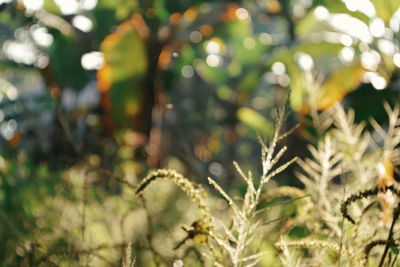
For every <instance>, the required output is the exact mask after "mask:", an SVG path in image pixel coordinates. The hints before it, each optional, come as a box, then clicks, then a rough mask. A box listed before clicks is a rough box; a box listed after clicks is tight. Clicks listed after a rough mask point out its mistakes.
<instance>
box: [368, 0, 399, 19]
mask: <svg viewBox="0 0 400 267" xmlns="http://www.w3.org/2000/svg"><path fill="white" fill-rule="evenodd" d="M371 2H372V4H373V5H374V7H375V10H376V16H377V17H380V18H381V19H383V20H384V21H385V23H388V22H389V21H390V19H391V18H392V16H393V14H394V13H395V12H396V10H397V9H398V8H399V6H400V0H371Z"/></svg>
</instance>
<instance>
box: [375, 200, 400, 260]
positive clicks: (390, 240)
mask: <svg viewBox="0 0 400 267" xmlns="http://www.w3.org/2000/svg"><path fill="white" fill-rule="evenodd" d="M399 214H400V204H399V205H398V206H397V207H396V209H395V210H394V212H393V221H392V225H391V226H390V230H389V234H388V238H387V239H386V244H385V250H384V251H383V254H382V258H381V261H380V262H379V265H378V267H382V266H383V263H384V262H385V258H386V255H387V253H388V251H389V247H390V245H391V244H393V228H394V225H395V223H396V221H397V219H398V218H399Z"/></svg>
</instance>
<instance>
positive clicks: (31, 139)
mask: <svg viewBox="0 0 400 267" xmlns="http://www.w3.org/2000/svg"><path fill="white" fill-rule="evenodd" d="M399 6H400V1H399V0H342V1H325V0H315V1H312V0H242V1H207V0H191V1H190V0H182V1H169V0H137V1H135V0H18V1H16V0H14V1H13V0H0V151H1V152H0V218H1V220H0V259H1V260H3V261H4V262H5V264H11V265H12V264H15V263H16V262H17V263H18V262H23V263H25V262H27V261H32V262H35V261H37V262H53V263H54V262H58V263H60V262H61V258H62V256H59V254H57V253H55V252H54V251H62V253H61V254H63V255H64V256H65V255H74V257H72V258H73V260H76V261H81V260H82V259H81V258H80V255H81V254H85V255H86V256H87V255H88V254H90V253H89V252H87V250H86V251H85V250H83V248H82V246H83V245H82V244H86V245H87V246H86V248H87V247H88V246H89V247H90V245H93V244H98V245H101V244H104V243H105V242H106V243H107V242H109V243H112V244H116V243H115V242H114V241H116V239H118V240H117V241H118V242H119V243H118V242H117V243H118V244H120V245H121V244H125V243H126V242H128V241H129V240H131V241H132V242H136V241H135V240H142V239H143V240H146V238H145V237H144V236H145V234H142V235H143V236H141V237H140V235H141V234H138V233H135V231H133V232H132V230H129V231H131V232H129V233H130V234H126V233H124V231H120V232H119V234H116V233H115V232H113V230H110V229H114V228H115V227H114V226H115V225H116V224H117V225H121V221H122V222H123V223H125V220H126V218H128V217H129V218H130V217H132V218H131V221H129V223H128V222H127V223H125V224H127V225H128V226H129V227H128V226H126V227H128V228H129V229H131V228H134V227H133V226H132V225H136V227H137V228H138V229H141V230H140V231H145V230H143V229H145V228H146V227H148V225H149V224H150V223H149V221H145V222H143V223H139V222H138V221H140V220H139V219H137V217H135V216H134V215H135V214H136V216H138V217H139V218H141V220H143V217H145V216H144V215H143V214H142V213H143V212H144V211H143V208H142V207H139V206H140V205H139V202H138V201H137V200H135V199H133V197H132V191H129V190H130V189H129V186H128V187H126V188H125V187H124V186H123V185H121V184H120V183H119V182H117V181H116V180H118V179H124V181H128V182H130V183H131V184H135V183H137V182H138V181H139V180H140V179H141V178H142V177H143V176H144V175H145V174H146V173H147V172H148V170H150V169H154V168H159V167H163V168H173V169H176V170H178V171H180V172H182V173H184V174H185V175H187V176H188V177H190V178H191V179H193V180H195V181H197V182H199V183H204V184H205V183H206V178H207V176H211V177H214V178H215V179H216V180H217V181H218V182H219V183H220V184H221V185H223V186H224V187H226V188H232V190H238V191H239V192H240V191H241V190H242V189H241V187H240V183H238V179H237V174H236V173H235V171H234V168H233V165H232V161H233V160H236V161H238V162H239V163H240V164H241V166H242V167H243V169H252V170H253V172H254V173H255V174H257V172H258V171H259V170H260V164H259V158H260V147H259V144H258V140H257V133H258V134H259V135H260V136H262V137H263V138H266V139H268V138H269V137H270V136H271V134H272V131H273V128H274V127H273V126H274V119H273V118H274V108H275V107H277V106H282V105H284V104H285V101H286V98H287V95H288V93H289V90H290V97H289V98H290V100H289V102H290V107H291V110H292V112H291V113H290V115H289V117H288V119H287V121H286V124H287V125H285V128H287V129H288V128H290V127H292V126H294V125H296V124H297V123H298V122H300V123H301V126H300V127H299V128H298V129H297V130H296V132H295V133H294V134H293V135H292V136H291V137H290V138H289V139H288V140H286V142H287V145H288V146H289V150H290V153H289V154H290V155H289V156H293V155H297V156H302V155H304V154H305V153H306V152H305V151H306V149H305V143H306V142H314V141H315V140H316V136H317V135H318V130H319V129H315V128H313V127H312V124H311V123H310V122H312V120H313V118H314V117H315V116H313V114H316V113H318V112H321V111H323V110H326V109H328V108H330V107H331V106H333V105H335V104H337V103H339V102H341V103H342V104H343V105H344V106H345V107H352V108H354V109H355V110H356V114H357V117H356V120H357V121H361V120H366V119H367V118H368V117H374V118H375V119H377V120H378V121H379V122H381V123H384V120H385V112H384V110H383V107H382V102H383V101H388V102H389V103H391V104H393V103H398V101H399V90H400V89H399V88H400V80H399V78H400V76H399V68H400V49H399V41H400V34H399V30H400V9H399ZM113 177H114V178H115V177H119V178H118V179H113ZM120 177H123V178H120ZM278 182H279V183H281V184H298V182H296V181H295V178H294V177H293V175H292V174H291V171H290V170H289V172H288V173H286V174H285V175H284V176H283V177H282V179H281V180H279V181H278ZM163 186H164V188H163V190H164V191H165V190H166V191H167V192H169V193H171V192H174V190H175V189H174V188H173V187H172V189H171V188H169V187H168V186H166V185H163ZM166 188H167V189H166ZM168 188H169V189H168ZM160 190H161V189H160ZM168 190H170V191H168ZM174 194H175V193H174ZM154 196H155V197H159V198H160V199H161V200H162V201H161V200H160V201H161V202H162V206H157V207H152V208H150V210H151V211H153V212H154V213H157V214H159V215H158V216H160V218H163V217H162V216H163V213H162V212H161V211H162V210H164V209H165V207H169V206H174V205H175V204H174V203H175V200H176V199H174V200H173V201H172V200H168V197H165V196H163V195H162V194H160V192H157V190H156V189H154ZM181 197H182V199H185V198H184V197H183V196H181ZM177 198H178V200H179V198H180V197H177ZM168 201H170V203H169V202H168ZM171 201H172V202H171ZM161 202H160V203H161ZM168 203H169V204H168ZM185 203H186V202H184V201H181V202H180V205H181V206H180V208H179V209H180V210H185V209H187V206H185V205H189V204H185ZM160 205H161V204H160ZM182 205H183V206H182ZM221 205H222V204H221ZM221 205H220V206H221ZM222 206H223V205H222ZM179 209H178V210H179ZM147 211H148V210H147ZM132 213H133V214H134V215H132ZM138 213H139V214H138ZM153 215H154V214H153ZM118 216H119V217H118ZM124 216H125V217H124ZM174 216H175V215H174ZM182 216H183V215H182ZM185 216H189V215H185ZM167 217H168V215H167ZM169 217H171V216H169ZM165 218H166V215H165V214H164V220H165ZM179 219H180V217H179V216H178V217H177V218H171V219H167V220H170V221H171V222H170V224H177V225H178V221H179ZM155 220H157V218H155ZM117 221H118V223H117ZM189 221H190V220H189ZM100 222H101V223H100ZM96 223H97V224H96ZM103 224H104V225H107V227H106V226H104V225H103ZM87 225H91V226H94V227H91V228H95V229H94V230H93V229H89V227H88V228H87V229H86V226H87ZM146 225H147V226H146ZM154 225H156V226H157V225H158V224H157V223H154ZM124 227H125V226H124ZM124 227H122V226H121V227H120V228H123V229H124ZM150 227H151V226H150ZM156 228H157V227H156ZM166 228H168V227H166ZM157 229H158V230H157ZM157 229H156V230H154V229H153V230H152V231H155V232H157V231H160V232H162V231H163V230H162V229H161V230H160V229H159V228H157ZM114 230H115V229H114ZM164 230H165V229H164ZM115 231H116V230H115ZM140 231H139V232H140ZM67 236H68V237H67ZM124 236H125V237H126V236H129V238H128V239H129V240H128V241H127V240H125V241H124V240H122V239H124V238H125V237H124ZM162 237H163V236H162V235H160V238H162ZM141 238H142V239H141ZM124 242H125V243H124ZM138 242H139V241H138ZM140 242H142V241H140ZM140 242H139V243H140ZM143 242H144V243H146V242H147V241H143ZM171 242H172V241H171ZM139 243H138V244H139ZM121 246H122V245H121ZM146 246H150V247H151V242H150V245H149V244H147V245H143V247H146ZM117 247H118V246H117ZM137 247H140V246H139V245H137ZM139 250H140V249H138V250H136V252H135V253H137V255H139V254H140V253H139V252H138V251H139ZM77 251H78V252H82V253H78V252H77ZM83 252H85V253H83ZM165 253H166V254H163V255H162V257H167V258H168V257H170V258H171V257H172V256H171V255H169V254H168V253H170V252H165ZM56 254H57V255H58V256H55V255H56ZM161 254H162V253H161ZM135 255H136V254H135ZM143 255H144V256H143V257H144V258H146V257H147V256H146V255H147V254H145V253H144V254H143ZM60 257H61V258H60ZM69 257H70V259H69V260H70V261H71V256H69ZM104 257H106V258H107V261H109V263H108V264H110V262H111V263H112V262H114V263H115V262H118V257H120V253H119V250H117V252H115V253H114V254H112V256H110V255H108V256H104V255H103V258H104ZM138 257H139V256H138ZM160 257H161V256H160ZM64 258H65V257H64ZM67 258H68V257H67ZM100 258H101V257H100V256H99V257H97V258H96V259H95V260H98V261H99V262H103V263H101V264H104V262H105V261H106V260H104V259H103V260H101V259H100ZM139 258H140V257H139ZM139 258H138V259H139ZM139 262H140V259H139ZM143 262H145V260H143ZM93 264H94V263H93ZM99 264H100V263H99ZM11 265H10V266H11ZM5 266H7V265H5ZM12 266H16V265H12ZM46 266H49V265H46ZM93 266H100V265H93ZM139 266H147V265H139Z"/></svg>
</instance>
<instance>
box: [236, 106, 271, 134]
mask: <svg viewBox="0 0 400 267" xmlns="http://www.w3.org/2000/svg"><path fill="white" fill-rule="evenodd" d="M237 117H238V119H239V120H240V121H241V122H242V123H244V124H246V125H247V126H249V127H250V128H252V129H253V130H255V131H257V132H259V133H260V134H262V135H263V136H267V137H271V136H272V132H273V129H274V126H273V124H272V123H271V122H269V121H268V120H267V119H265V118H264V117H263V116H262V115H260V114H259V113H258V112H256V111H255V110H253V109H250V108H246V107H244V108H240V109H239V110H238V111H237Z"/></svg>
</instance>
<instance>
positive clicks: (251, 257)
mask: <svg viewBox="0 0 400 267" xmlns="http://www.w3.org/2000/svg"><path fill="white" fill-rule="evenodd" d="M277 113H278V114H277V119H276V123H275V126H276V128H275V132H274V135H273V137H272V140H271V142H270V144H269V145H267V144H266V143H265V142H264V141H262V140H261V138H260V143H261V148H262V155H261V159H262V175H261V177H260V178H259V179H258V180H255V179H254V178H253V176H252V173H251V172H248V174H245V173H244V171H243V170H242V169H241V168H240V167H239V165H238V164H237V163H236V162H234V166H235V168H236V169H237V171H238V173H239V174H240V176H241V177H242V178H243V180H244V181H245V182H246V192H245V194H244V197H243V200H242V201H241V203H238V202H237V201H235V200H234V199H233V198H232V197H231V196H229V194H228V193H227V192H226V191H224V190H223V189H222V187H221V186H220V185H219V184H218V183H217V182H216V181H215V180H214V179H212V178H210V177H209V178H208V181H209V183H210V184H211V185H212V186H213V187H214V188H215V189H216V191H217V192H218V193H219V194H220V195H221V196H222V197H223V198H224V199H225V200H226V201H227V203H228V205H229V207H230V209H231V211H232V213H231V218H230V219H231V223H230V226H227V225H226V223H225V222H223V221H221V220H219V219H217V218H216V217H214V216H213V215H212V214H211V213H210V209H209V207H208V205H207V199H206V195H205V194H204V191H203V189H202V188H201V187H200V186H199V185H195V184H194V183H193V182H191V181H189V180H188V179H187V178H185V177H183V176H182V175H180V174H178V173H176V172H175V171H173V170H157V171H154V172H151V173H150V174H149V176H147V177H146V178H145V179H144V180H143V181H142V182H141V183H140V184H139V185H138V187H137V189H136V194H140V193H142V191H143V190H144V189H145V188H146V187H147V186H148V185H149V184H150V183H151V182H152V181H154V180H156V179H157V178H164V179H168V180H171V181H172V182H174V183H175V184H177V185H178V186H179V187H180V188H181V189H182V190H183V191H184V192H185V193H186V194H187V195H188V196H189V197H190V198H191V199H192V200H193V201H194V202H195V203H196V204H197V206H198V208H199V210H200V213H201V215H200V216H201V219H200V220H198V221H196V222H195V223H193V224H192V227H191V228H190V229H189V230H187V232H188V236H189V237H190V238H191V239H193V240H195V241H196V238H197V239H199V236H204V240H203V243H205V244H206V245H207V247H208V248H209V250H210V252H211V255H210V256H209V257H211V258H212V259H213V261H214V262H215V264H216V265H217V266H227V264H228V265H232V266H235V267H236V266H248V267H250V266H255V265H257V263H258V262H259V261H261V259H262V257H263V256H264V255H265V253H266V252H264V251H261V252H254V251H252V250H251V249H250V247H251V243H252V242H254V240H255V239H259V238H257V237H258V236H257V234H258V232H259V231H260V229H261V228H262V227H263V224H265V223H264V222H263V219H262V216H261V215H262V214H263V212H265V210H264V209H260V204H261V203H263V202H265V201H266V200H267V199H268V191H267V190H266V185H267V184H268V182H269V181H270V180H271V179H272V178H273V177H275V176H276V175H277V174H279V173H281V172H282V171H284V170H285V169H286V168H287V167H288V166H290V165H291V164H292V163H294V162H295V161H296V160H297V157H294V158H292V159H290V160H289V161H287V162H286V163H283V164H281V165H279V166H278V162H279V160H280V159H281V158H282V156H283V155H284V153H285V151H286V150H287V147H286V146H283V147H281V148H280V149H278V148H277V145H278V143H279V141H280V140H282V139H283V138H285V137H286V136H287V135H288V134H290V133H291V132H292V131H293V129H292V130H290V131H288V132H286V133H281V128H282V123H283V121H284V120H285V117H286V114H285V108H281V109H279V110H278V112H277ZM286 194H287V193H286ZM280 195H281V193H278V194H275V195H269V198H271V197H272V198H273V197H276V196H280ZM264 196H265V197H266V198H264ZM216 229H219V231H217V230H216ZM258 241H259V240H258Z"/></svg>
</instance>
